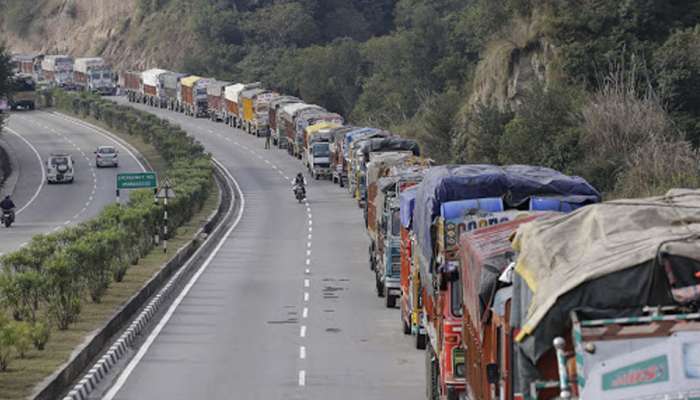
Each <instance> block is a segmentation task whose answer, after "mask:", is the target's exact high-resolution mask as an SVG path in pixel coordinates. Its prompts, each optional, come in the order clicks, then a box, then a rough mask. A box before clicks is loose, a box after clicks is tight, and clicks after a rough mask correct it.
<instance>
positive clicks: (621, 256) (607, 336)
mask: <svg viewBox="0 0 700 400" xmlns="http://www.w3.org/2000/svg"><path fill="white" fill-rule="evenodd" d="M699 206H700V191H698V190H689V189H672V190H670V191H669V192H667V193H666V195H665V196H660V197H653V198H645V199H627V200H614V201H610V202H606V203H601V204H595V205H590V206H587V207H584V208H582V209H580V210H577V211H575V212H574V213H573V214H570V215H569V216H562V217H556V218H554V219H547V220H537V221H534V222H532V223H529V224H526V225H522V226H521V227H519V229H518V231H517V234H516V235H515V238H514V240H513V249H514V250H515V252H516V253H517V259H516V260H515V263H514V264H515V265H514V268H513V271H514V272H513V274H512V279H510V282H509V279H507V277H506V279H503V281H505V282H504V283H503V284H502V286H503V287H502V288H500V290H499V292H501V293H498V292H497V294H496V297H497V298H498V302H496V300H494V301H492V302H490V303H486V304H485V305H486V306H487V307H489V309H490V310H493V312H494V313H496V312H500V313H502V314H503V319H504V322H503V323H501V324H498V325H497V326H496V328H498V329H500V332H502V333H501V334H500V335H498V336H496V337H495V339H498V340H501V343H503V351H502V352H501V354H500V356H497V354H496V353H495V351H494V350H495V349H492V350H491V351H489V352H487V354H484V356H483V357H484V358H485V357H487V356H488V357H489V358H486V359H485V361H482V366H483V367H484V368H481V369H480V370H479V371H475V373H481V374H482V376H480V378H481V379H482V381H483V383H482V386H485V390H484V391H485V392H487V395H488V396H481V397H474V398H475V399H496V398H504V399H532V400H534V399H544V400H549V399H562V398H563V399H606V400H607V399H611V400H623V399H692V398H697V396H698V395H700V313H699V312H698V304H699V301H700V294H699V293H700V291H699V290H698V289H700V241H698V238H697V236H696V235H694V234H692V233H691V232H696V231H697V229H698V223H697V221H698V220H697V210H698V207H699ZM679 221H685V222H684V223H683V225H682V228H681V227H680V226H679V224H678V223H679ZM545 244H546V245H545ZM509 291H510V293H508V292H509ZM499 294H500V296H499ZM500 304H504V305H505V306H500ZM508 321H510V322H511V324H510V325H507V324H506V323H505V322H508ZM504 334H508V335H509V337H506V336H504ZM492 340H493V339H492ZM484 362H486V364H485V365H483V364H484ZM508 381H510V382H511V385H510V386H509V385H508Z"/></svg>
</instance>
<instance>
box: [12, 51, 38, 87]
mask: <svg viewBox="0 0 700 400" xmlns="http://www.w3.org/2000/svg"><path fill="white" fill-rule="evenodd" d="M43 59H44V55H43V54H40V53H27V54H14V55H13V56H12V61H13V63H14V65H15V67H14V68H15V69H16V72H17V73H19V74H23V75H30V76H31V77H32V78H34V80H35V81H37V82H38V81H41V80H43V77H42V74H41V61H42V60H43Z"/></svg>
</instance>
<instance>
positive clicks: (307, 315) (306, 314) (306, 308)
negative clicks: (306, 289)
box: [301, 307, 309, 318]
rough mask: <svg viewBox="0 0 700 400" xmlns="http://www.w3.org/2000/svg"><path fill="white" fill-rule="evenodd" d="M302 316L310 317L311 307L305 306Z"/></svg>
mask: <svg viewBox="0 0 700 400" xmlns="http://www.w3.org/2000/svg"><path fill="white" fill-rule="evenodd" d="M301 317H302V318H308V317H309V308H308V307H304V310H303V311H302V312H301Z"/></svg>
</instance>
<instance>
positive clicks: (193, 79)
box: [180, 75, 204, 87]
mask: <svg viewBox="0 0 700 400" xmlns="http://www.w3.org/2000/svg"><path fill="white" fill-rule="evenodd" d="M201 79H204V78H202V77H201V76H197V75H190V76H188V77H185V78H182V79H180V84H181V85H182V86H185V87H192V86H194V85H195V84H196V83H197V82H199V81H200V80H201Z"/></svg>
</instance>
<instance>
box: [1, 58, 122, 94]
mask: <svg viewBox="0 0 700 400" xmlns="http://www.w3.org/2000/svg"><path fill="white" fill-rule="evenodd" d="M11 61H12V64H13V66H14V70H15V72H16V73H18V74H21V75H24V76H28V77H31V78H32V79H33V80H34V82H35V83H36V84H38V85H42V86H48V87H60V88H63V89H65V90H80V91H90V92H93V93H99V94H102V95H114V94H115V91H116V84H115V75H114V72H113V69H112V66H111V65H110V64H109V63H108V62H106V61H105V60H104V59H103V58H102V57H78V58H73V57H71V56H68V55H61V54H41V53H25V54H14V55H12V57H11Z"/></svg>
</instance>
